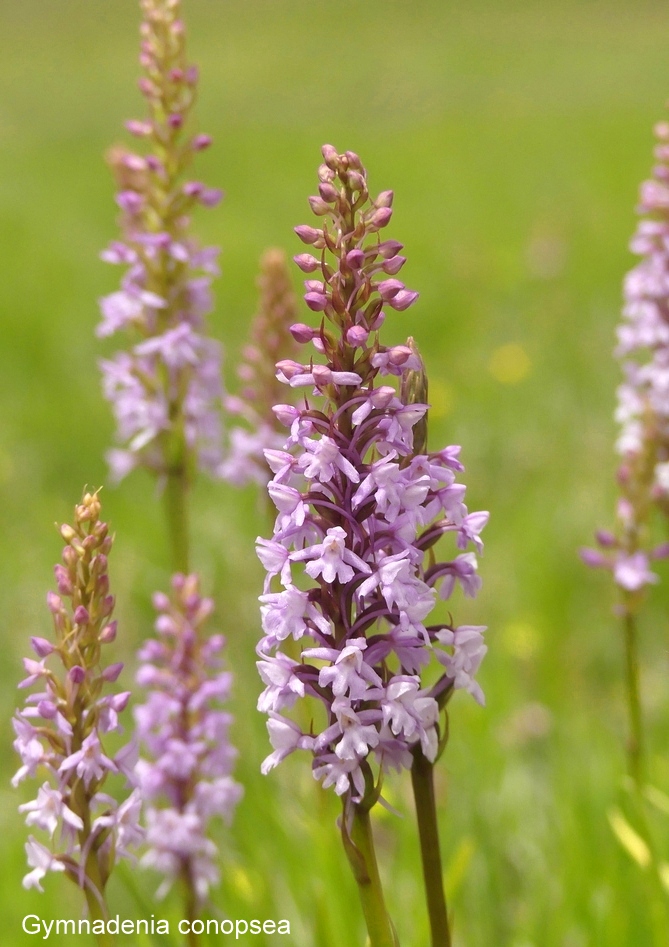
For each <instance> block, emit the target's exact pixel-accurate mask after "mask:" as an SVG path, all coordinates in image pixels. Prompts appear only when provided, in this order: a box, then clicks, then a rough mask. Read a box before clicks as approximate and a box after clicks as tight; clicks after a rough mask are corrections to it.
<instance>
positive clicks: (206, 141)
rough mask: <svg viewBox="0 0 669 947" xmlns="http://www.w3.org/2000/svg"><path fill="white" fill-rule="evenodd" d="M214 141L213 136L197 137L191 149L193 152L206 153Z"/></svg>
mask: <svg viewBox="0 0 669 947" xmlns="http://www.w3.org/2000/svg"><path fill="white" fill-rule="evenodd" d="M212 140H213V139H212V137H211V135H196V136H195V137H194V138H193V140H192V142H191V148H192V149H193V151H204V150H205V148H209V146H210V145H211V143H212Z"/></svg>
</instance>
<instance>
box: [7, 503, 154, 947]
mask: <svg viewBox="0 0 669 947" xmlns="http://www.w3.org/2000/svg"><path fill="white" fill-rule="evenodd" d="M100 509H101V507H100V501H99V498H98V496H97V494H90V493H86V494H85V495H84V497H83V499H82V501H81V503H79V504H78V505H77V506H76V507H75V514H74V524H73V525H72V526H70V525H63V526H62V527H61V529H60V533H61V536H62V538H63V539H64V540H65V543H66V545H65V547H64V549H63V561H62V564H59V565H57V566H56V567H55V575H56V583H57V587H58V593H54V592H50V593H49V595H48V596H47V603H48V607H49V610H50V612H51V615H52V618H53V624H54V631H55V640H54V641H49V640H48V639H46V638H37V637H35V638H33V639H32V647H33V651H34V652H35V654H36V655H37V657H38V658H39V659H40V660H39V661H35V660H33V659H30V658H26V659H25V661H24V665H25V668H26V671H27V672H28V677H26V678H25V680H23V681H22V682H21V684H20V685H19V686H20V687H22V688H31V687H33V686H34V685H38V687H39V688H40V689H39V691H38V692H37V693H31V694H30V695H29V696H28V697H27V699H26V706H25V707H24V708H23V709H22V710H21V711H17V713H16V716H15V719H14V729H15V731H16V740H15V742H14V747H15V749H16V750H17V752H18V753H19V754H20V756H21V759H22V766H21V767H20V768H19V770H18V771H17V773H16V775H15V776H14V779H13V783H14V785H18V784H19V783H20V782H21V781H22V780H23V779H25V778H26V777H35V776H37V774H38V772H42V773H44V774H45V776H46V781H45V782H44V783H43V784H42V786H41V788H40V789H39V791H38V794H37V798H36V799H34V800H33V801H32V802H28V803H25V804H23V805H21V806H19V811H21V812H25V813H27V815H26V823H27V825H35V826H37V828H39V829H41V830H43V831H45V832H47V833H48V835H49V838H50V845H49V846H46V845H44V844H42V843H41V842H39V841H37V840H36V839H35V838H33V837H32V836H30V838H29V840H28V843H27V845H26V852H27V856H28V863H29V865H30V867H31V869H32V870H31V871H30V872H29V873H28V874H27V875H26V876H25V878H24V879H23V885H24V887H26V888H32V887H34V888H37V889H38V890H39V891H42V890H43V888H42V885H41V880H42V878H44V876H45V875H46V874H47V873H48V872H50V871H57V872H63V873H65V875H66V876H67V877H68V878H70V879H71V880H72V881H74V883H75V884H77V885H78V886H79V887H80V888H81V889H82V891H83V892H84V896H85V898H86V902H87V904H88V907H89V912H90V915H91V919H92V920H94V921H95V920H99V921H105V920H106V919H107V917H108V910H107V904H106V900H105V888H106V885H107V881H108V880H109V877H110V875H111V872H112V870H113V868H114V866H115V864H116V862H117V861H118V860H119V859H121V858H124V857H132V849H133V847H135V846H136V845H137V844H138V843H139V842H140V841H141V839H142V835H143V833H142V830H141V829H140V828H139V825H138V818H139V809H140V800H139V797H138V793H137V791H136V790H135V791H133V792H132V793H131V794H130V795H127V796H126V798H125V799H124V800H123V801H122V802H121V803H118V802H117V801H116V800H115V799H114V798H112V797H111V796H109V795H108V794H107V793H106V792H105V791H104V790H105V789H106V782H107V779H108V777H109V776H111V775H113V774H123V775H125V777H126V779H127V780H128V781H129V782H130V781H131V777H132V774H131V767H132V760H131V757H132V750H131V747H125V748H123V749H122V750H119V751H118V752H117V754H116V755H115V756H114V757H113V758H112V757H110V756H109V755H108V754H107V753H106V752H105V749H104V745H103V744H104V742H106V739H107V734H108V733H111V732H113V731H117V730H120V729H121V727H120V724H119V719H118V716H119V714H120V713H121V711H123V710H124V709H125V707H126V705H127V703H128V700H129V697H130V693H129V692H127V691H126V692H122V693H112V694H109V693H105V691H106V690H107V688H108V685H109V684H111V683H113V682H114V681H116V680H117V679H118V677H119V675H120V673H121V671H122V669H123V665H122V664H110V665H104V664H103V662H102V658H103V650H104V648H105V646H106V645H108V644H109V643H111V642H112V641H114V639H115V637H116V622H115V621H113V619H112V617H111V616H112V612H113V608H114V597H113V596H112V595H111V594H110V592H109V578H108V574H107V561H108V556H109V553H110V551H111V547H112V538H111V536H110V535H109V529H108V526H107V524H106V523H104V522H102V520H101V519H100ZM54 665H59V666H60V667H59V668H57V669H56V668H54ZM96 933H97V936H98V939H99V943H100V944H101V945H107V944H110V943H111V938H110V937H109V935H107V934H106V933H105V932H104V931H102V932H100V931H98V932H96Z"/></svg>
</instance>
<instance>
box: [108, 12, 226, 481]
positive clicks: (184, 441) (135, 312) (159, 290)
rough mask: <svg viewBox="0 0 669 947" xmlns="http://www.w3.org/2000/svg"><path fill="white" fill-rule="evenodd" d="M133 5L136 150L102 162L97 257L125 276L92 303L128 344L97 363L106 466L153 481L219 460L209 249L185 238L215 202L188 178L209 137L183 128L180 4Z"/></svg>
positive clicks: (189, 88) (190, 70) (185, 95)
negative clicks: (139, 98)
mask: <svg viewBox="0 0 669 947" xmlns="http://www.w3.org/2000/svg"><path fill="white" fill-rule="evenodd" d="M141 6H142V11H143V22H142V27H141V35H142V45H141V56H140V61H141V65H142V67H143V71H144V76H143V78H142V80H141V81H140V89H141V92H142V94H143V96H144V98H145V100H146V103H147V105H148V118H147V119H146V120H142V121H131V122H128V123H127V126H126V127H127V128H128V130H129V131H130V132H131V134H133V135H134V136H135V137H136V138H138V139H140V140H141V141H142V142H143V143H144V145H145V149H144V150H143V151H142V153H137V152H134V151H129V150H127V149H126V148H123V147H117V148H114V149H112V151H111V152H110V155H109V161H110V164H111V167H112V171H113V173H114V177H115V179H116V182H117V184H118V186H119V192H118V194H117V198H116V200H117V203H118V205H119V207H120V209H121V217H120V225H121V232H122V233H121V240H119V241H114V242H113V243H112V244H111V245H110V246H109V247H108V249H107V250H105V252H104V253H103V254H102V258H103V259H104V260H105V261H107V262H108V263H114V264H117V265H121V266H123V267H125V268H126V269H125V275H124V276H123V279H122V283H121V288H120V290H118V291H116V292H113V293H111V294H110V295H108V296H105V297H104V298H103V299H102V300H101V302H100V308H101V313H102V321H101V322H100V324H99V326H98V330H97V332H98V335H99V336H110V335H113V334H114V333H116V332H118V331H124V332H127V333H129V335H130V338H131V342H132V344H131V346H130V347H129V348H128V350H127V351H124V352H121V353H119V354H117V355H115V356H114V357H113V358H111V359H105V360H102V361H101V363H100V366H101V369H102V375H103V390H104V394H105V397H106V398H107V400H108V401H109V402H110V403H111V405H112V407H113V411H114V414H115V417H116V425H117V432H116V436H117V440H118V442H119V445H120V446H119V448H116V449H114V450H112V451H110V452H109V454H108V460H109V463H110V467H111V471H112V474H113V476H114V477H115V478H116V479H117V480H118V479H121V477H123V476H124V475H125V474H126V473H128V472H129V471H130V470H131V469H132V468H133V467H136V466H138V465H139V466H145V467H149V468H150V469H152V470H154V471H157V472H158V473H159V474H165V473H169V472H170V471H173V470H174V469H175V468H192V467H193V466H196V465H197V466H199V467H201V468H202V469H205V470H207V471H208V472H210V473H213V474H216V473H217V470H218V466H219V464H220V462H221V458H222V455H221V417H220V409H221V399H222V388H221V380H220V377H221V371H220V361H221V353H220V348H219V345H218V344H217V343H216V342H214V341H213V340H212V339H210V338H208V337H207V335H206V334H205V332H204V321H205V317H206V316H207V314H208V313H209V312H210V311H211V308H212V295H211V281H212V278H213V276H215V275H216V274H217V273H218V267H217V262H216V258H217V256H218V250H217V249H216V248H215V247H205V248H202V247H200V246H199V245H198V244H197V242H196V241H195V240H194V239H193V238H192V237H191V236H190V233H189V214H190V211H191V209H192V208H193V207H194V206H195V205H196V204H202V205H204V206H205V207H212V206H214V205H215V204H216V203H217V202H218V201H219V199H220V197H221V193H220V192H219V191H214V190H212V189H210V188H207V187H205V186H204V185H203V184H201V183H200V182H198V181H192V180H188V177H187V171H188V168H189V166H190V164H191V161H192V158H193V156H194V154H196V153H197V152H199V151H201V150H202V149H203V148H205V147H207V146H208V145H209V143H210V139H209V137H208V136H205V135H195V136H188V135H187V134H185V131H184V129H185V127H186V125H187V119H188V116H189V113H190V110H191V108H192V106H193V102H194V100H195V95H196V87H197V70H196V69H195V68H194V67H193V66H189V65H188V63H187V61H186V58H185V48H184V29H183V23H182V21H181V20H180V18H179V8H180V3H179V2H178V0H177V2H170V3H165V2H164V0H142V4H141Z"/></svg>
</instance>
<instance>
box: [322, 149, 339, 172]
mask: <svg viewBox="0 0 669 947" xmlns="http://www.w3.org/2000/svg"><path fill="white" fill-rule="evenodd" d="M321 154H322V155H323V161H324V162H325V163H326V165H327V166H328V168H330V170H331V171H336V170H337V168H338V167H339V154H338V153H337V149H336V148H335V147H333V146H332V145H323V147H322V148H321Z"/></svg>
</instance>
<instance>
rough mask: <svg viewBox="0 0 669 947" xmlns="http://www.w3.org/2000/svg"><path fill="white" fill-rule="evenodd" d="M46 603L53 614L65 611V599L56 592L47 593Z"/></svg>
mask: <svg viewBox="0 0 669 947" xmlns="http://www.w3.org/2000/svg"><path fill="white" fill-rule="evenodd" d="M46 605H47V608H48V609H49V611H50V612H51V613H52V615H59V614H60V613H61V612H62V611H63V600H62V599H61V597H60V596H59V595H56V593H55V592H47V593H46Z"/></svg>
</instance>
